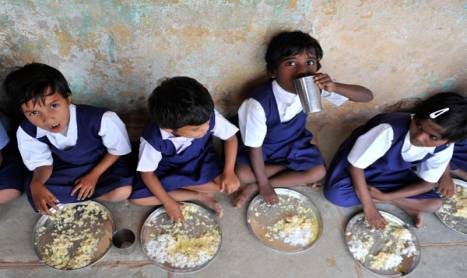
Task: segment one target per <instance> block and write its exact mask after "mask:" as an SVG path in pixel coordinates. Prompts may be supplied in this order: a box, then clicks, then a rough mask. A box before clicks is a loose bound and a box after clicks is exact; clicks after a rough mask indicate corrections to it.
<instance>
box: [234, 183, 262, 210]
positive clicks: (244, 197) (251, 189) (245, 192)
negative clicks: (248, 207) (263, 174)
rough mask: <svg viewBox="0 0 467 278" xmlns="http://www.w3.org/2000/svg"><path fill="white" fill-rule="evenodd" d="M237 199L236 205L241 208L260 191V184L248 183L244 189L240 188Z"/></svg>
mask: <svg viewBox="0 0 467 278" xmlns="http://www.w3.org/2000/svg"><path fill="white" fill-rule="evenodd" d="M239 191H240V192H239V193H238V196H237V199H236V200H235V207H237V208H241V207H242V206H243V204H244V203H245V202H246V201H248V200H249V199H250V198H251V196H253V195H254V194H255V193H256V192H257V191H258V186H257V185H256V184H254V183H251V184H247V185H246V186H245V187H244V188H243V189H241V190H239Z"/></svg>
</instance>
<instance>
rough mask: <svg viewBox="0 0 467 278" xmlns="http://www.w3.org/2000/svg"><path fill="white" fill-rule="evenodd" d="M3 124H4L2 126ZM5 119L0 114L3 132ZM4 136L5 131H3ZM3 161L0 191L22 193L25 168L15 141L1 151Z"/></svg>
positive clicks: (0, 168) (0, 173) (11, 141)
mask: <svg viewBox="0 0 467 278" xmlns="http://www.w3.org/2000/svg"><path fill="white" fill-rule="evenodd" d="M4 122H5V124H3V123H4ZM6 122H7V120H6V118H5V117H4V116H3V114H1V113H0V124H1V125H2V126H1V127H0V128H2V129H3V130H4V128H3V127H4V126H5V125H6ZM4 132H5V134H6V130H4ZM1 152H2V157H3V161H2V162H1V164H0V190H4V189H16V190H18V191H21V192H23V191H24V171H25V167H24V165H23V161H21V156H20V154H19V151H18V147H17V145H16V140H9V142H8V143H7V144H6V145H5V146H4V147H3V149H1Z"/></svg>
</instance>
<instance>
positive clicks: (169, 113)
mask: <svg viewBox="0 0 467 278" xmlns="http://www.w3.org/2000/svg"><path fill="white" fill-rule="evenodd" d="M148 106H149V111H150V115H151V122H150V123H149V124H148V125H147V126H146V127H145V128H144V131H143V135H142V137H141V143H140V148H139V149H140V150H139V162H138V167H137V171H138V172H140V177H138V176H137V177H136V178H135V185H134V191H133V193H132V195H131V197H130V199H131V202H132V203H134V204H137V205H160V204H162V205H164V207H165V210H166V212H167V214H168V216H169V217H170V218H171V219H172V220H173V221H180V220H182V214H181V210H180V205H179V203H178V201H187V200H195V201H199V202H201V203H202V204H204V205H206V206H208V207H209V208H211V209H212V210H214V211H215V212H216V213H217V215H218V217H222V209H221V207H220V205H219V204H218V203H217V201H216V200H215V199H214V197H213V193H214V192H226V193H229V194H230V193H232V192H235V191H236V190H237V189H238V187H239V186H240V182H239V180H238V178H237V176H236V175H235V172H234V167H235V159H236V155H237V138H236V136H235V133H237V131H238V129H237V128H236V127H235V126H234V125H232V124H231V123H230V122H228V121H227V120H226V119H225V118H224V117H223V116H222V115H221V114H219V113H218V112H217V111H215V110H214V102H213V100H212V98H211V96H210V94H209V92H208V90H207V89H206V88H205V87H204V86H203V85H202V84H200V83H199V82H197V81H196V80H194V79H192V78H189V77H174V78H170V79H167V80H165V81H163V82H162V83H161V84H160V85H159V86H158V87H157V88H156V89H155V90H154V91H153V92H152V94H151V96H150V97H149V100H148ZM211 135H214V136H216V137H218V138H220V139H221V140H224V141H225V144H224V154H225V164H224V168H223V169H222V167H221V163H220V162H219V161H218V159H217V155H216V153H215V152H214V148H213V145H212V138H211Z"/></svg>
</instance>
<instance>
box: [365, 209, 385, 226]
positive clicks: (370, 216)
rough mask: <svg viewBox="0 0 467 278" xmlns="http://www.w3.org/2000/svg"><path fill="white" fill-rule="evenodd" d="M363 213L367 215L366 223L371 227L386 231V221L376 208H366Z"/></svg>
mask: <svg viewBox="0 0 467 278" xmlns="http://www.w3.org/2000/svg"><path fill="white" fill-rule="evenodd" d="M363 213H364V214H365V218H366V221H367V222H368V225H370V227H372V228H376V229H384V226H386V220H385V219H384V217H383V216H382V215H381V214H380V213H379V211H377V210H376V209H375V208H374V207H373V208H371V209H365V208H364V209H363Z"/></svg>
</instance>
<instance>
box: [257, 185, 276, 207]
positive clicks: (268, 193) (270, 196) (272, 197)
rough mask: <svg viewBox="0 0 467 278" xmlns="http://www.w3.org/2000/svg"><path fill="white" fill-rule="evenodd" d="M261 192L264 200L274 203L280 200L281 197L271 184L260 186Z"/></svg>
mask: <svg viewBox="0 0 467 278" xmlns="http://www.w3.org/2000/svg"><path fill="white" fill-rule="evenodd" d="M259 193H260V194H261V197H263V200H264V201H265V202H266V203H268V204H271V205H273V204H277V203H278V202H279V197H277V194H276V192H275V191H274V188H272V186H271V185H267V186H259Z"/></svg>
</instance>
